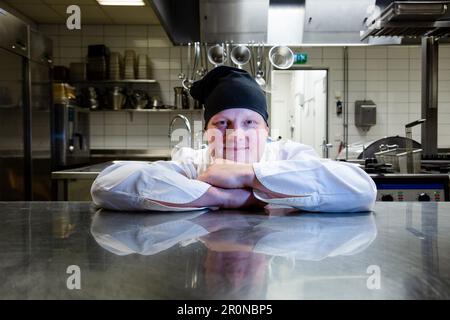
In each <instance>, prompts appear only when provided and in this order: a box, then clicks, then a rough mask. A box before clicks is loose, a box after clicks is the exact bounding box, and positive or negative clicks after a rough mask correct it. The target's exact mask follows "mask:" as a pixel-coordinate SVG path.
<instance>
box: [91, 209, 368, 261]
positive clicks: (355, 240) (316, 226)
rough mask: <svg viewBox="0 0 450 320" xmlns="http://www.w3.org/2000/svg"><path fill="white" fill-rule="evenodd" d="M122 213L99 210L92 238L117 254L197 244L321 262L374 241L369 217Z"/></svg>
mask: <svg viewBox="0 0 450 320" xmlns="http://www.w3.org/2000/svg"><path fill="white" fill-rule="evenodd" d="M204 212H205V211H195V212H184V213H168V214H159V213H158V214H152V215H146V214H136V213H135V214H132V213H130V214H123V213H114V212H102V211H100V212H98V213H97V214H96V215H95V217H94V220H93V222H92V226H91V232H92V235H93V236H94V237H95V239H96V240H97V242H98V243H99V244H100V245H101V246H102V247H104V248H105V249H107V250H109V251H111V252H113V253H115V254H117V255H126V254H130V253H139V254H142V255H151V254H156V253H158V252H160V251H163V250H166V249H168V248H170V247H172V246H174V245H176V244H183V243H190V242H193V241H197V240H200V241H201V242H202V243H204V244H205V246H206V247H207V248H208V249H210V250H211V251H215V252H254V253H262V254H266V255H271V256H289V257H294V258H295V259H301V260H322V259H324V258H326V257H334V256H338V255H352V254H356V253H358V252H361V251H363V250H364V249H365V248H367V247H368V246H369V245H370V243H372V241H373V240H374V239H375V237H376V234H377V230H376V226H375V221H374V216H373V214H372V213H361V214H348V213H347V214H323V213H322V214H320V215H319V214H302V215H294V216H278V217H267V216H262V215H240V214H232V212H229V211H227V213H226V214H219V213H208V214H203V213H204Z"/></svg>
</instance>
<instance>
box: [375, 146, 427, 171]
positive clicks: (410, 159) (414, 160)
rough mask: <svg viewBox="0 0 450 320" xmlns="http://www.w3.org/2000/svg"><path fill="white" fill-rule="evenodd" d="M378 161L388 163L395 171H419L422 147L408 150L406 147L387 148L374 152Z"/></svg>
mask: <svg viewBox="0 0 450 320" xmlns="http://www.w3.org/2000/svg"><path fill="white" fill-rule="evenodd" d="M375 158H376V159H377V161H378V162H379V163H390V164H392V169H393V170H394V171H395V172H400V173H420V165H421V163H420V162H421V159H422V149H413V150H409V149H408V148H406V149H405V148H397V147H394V148H393V149H387V150H383V151H380V152H376V153H375Z"/></svg>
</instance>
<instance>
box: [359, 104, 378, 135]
mask: <svg viewBox="0 0 450 320" xmlns="http://www.w3.org/2000/svg"><path fill="white" fill-rule="evenodd" d="M376 124H377V105H376V104H375V102H373V101H372V100H357V101H355V125H356V126H357V127H360V128H362V129H364V130H369V129H370V127H371V126H374V125H376Z"/></svg>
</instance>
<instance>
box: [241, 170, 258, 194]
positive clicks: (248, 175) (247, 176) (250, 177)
mask: <svg viewBox="0 0 450 320" xmlns="http://www.w3.org/2000/svg"><path fill="white" fill-rule="evenodd" d="M245 166H246V169H245V173H244V174H243V176H244V177H243V180H244V181H243V185H244V186H245V187H246V188H252V189H253V188H254V185H255V180H256V175H255V171H254V170H253V165H251V164H246V165H245Z"/></svg>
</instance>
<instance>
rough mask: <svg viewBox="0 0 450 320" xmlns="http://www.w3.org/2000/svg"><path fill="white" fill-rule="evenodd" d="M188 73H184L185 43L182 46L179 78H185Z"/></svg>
mask: <svg viewBox="0 0 450 320" xmlns="http://www.w3.org/2000/svg"><path fill="white" fill-rule="evenodd" d="M185 78H186V75H185V74H184V73H183V45H181V46H180V73H179V74H178V79H180V80H184V79H185Z"/></svg>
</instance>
